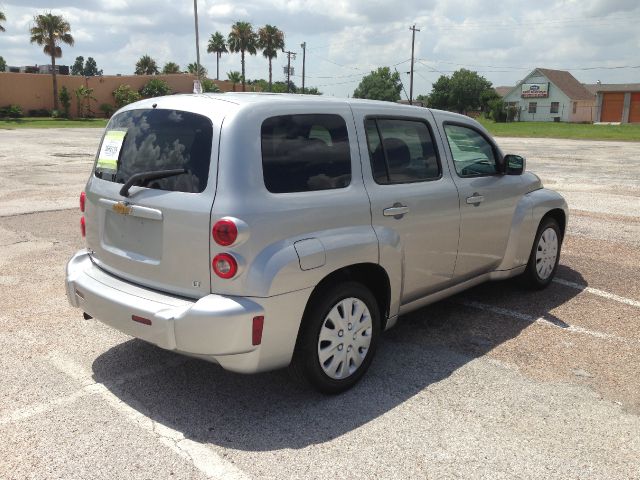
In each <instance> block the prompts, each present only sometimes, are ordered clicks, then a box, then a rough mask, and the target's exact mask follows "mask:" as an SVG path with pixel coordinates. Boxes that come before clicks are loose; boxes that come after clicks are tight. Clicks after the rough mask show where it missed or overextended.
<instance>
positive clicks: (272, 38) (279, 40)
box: [258, 25, 284, 91]
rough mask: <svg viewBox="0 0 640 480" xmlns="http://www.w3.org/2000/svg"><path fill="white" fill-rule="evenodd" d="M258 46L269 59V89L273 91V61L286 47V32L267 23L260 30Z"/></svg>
mask: <svg viewBox="0 0 640 480" xmlns="http://www.w3.org/2000/svg"><path fill="white" fill-rule="evenodd" d="M258 46H259V47H260V48H261V49H262V55H263V56H264V57H265V58H267V59H268V60H269V91H271V78H272V76H271V61H272V60H273V59H274V58H276V57H277V56H278V50H283V49H284V33H283V32H282V31H281V30H279V29H278V27H274V26H273V25H265V26H264V27H262V28H261V29H260V30H258Z"/></svg>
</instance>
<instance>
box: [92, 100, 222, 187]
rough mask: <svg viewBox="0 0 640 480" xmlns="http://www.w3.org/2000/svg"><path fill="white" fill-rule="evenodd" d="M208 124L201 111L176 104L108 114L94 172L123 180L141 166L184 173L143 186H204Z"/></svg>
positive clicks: (210, 135)
mask: <svg viewBox="0 0 640 480" xmlns="http://www.w3.org/2000/svg"><path fill="white" fill-rule="evenodd" d="M212 138H213V126H212V124H211V121H210V120H209V119H208V118H207V117H204V116H202V115H197V114H195V113H190V112H182V111H178V110H156V109H153V110H130V111H127V112H123V113H120V114H118V115H116V116H115V117H113V118H112V119H111V121H110V122H109V125H108V127H107V131H106V132H105V136H104V138H103V140H102V144H101V148H100V152H99V153H98V160H97V162H96V168H95V176H96V177H98V178H101V179H103V180H108V181H111V182H116V183H125V182H126V181H127V180H128V179H129V178H130V177H131V176H132V175H135V174H137V173H143V172H156V171H160V170H173V169H182V168H184V169H185V170H187V172H186V173H183V174H180V175H175V176H172V177H168V178H162V179H156V180H151V181H149V182H148V183H145V184H143V186H145V187H147V188H155V189H159V190H168V191H177V192H192V193H199V192H202V191H203V190H204V189H205V188H206V186H207V178H208V176H209V164H210V162H211V144H212Z"/></svg>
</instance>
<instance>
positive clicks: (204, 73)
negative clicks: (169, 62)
mask: <svg viewBox="0 0 640 480" xmlns="http://www.w3.org/2000/svg"><path fill="white" fill-rule="evenodd" d="M187 72H188V73H191V74H193V75H197V74H198V64H197V63H190V64H189V65H187ZM206 76H207V69H206V68H205V67H204V65H200V75H198V78H206Z"/></svg>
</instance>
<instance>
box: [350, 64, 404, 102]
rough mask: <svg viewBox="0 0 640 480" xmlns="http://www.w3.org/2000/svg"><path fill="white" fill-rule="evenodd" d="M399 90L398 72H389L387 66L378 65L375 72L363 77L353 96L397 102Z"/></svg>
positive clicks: (400, 87) (400, 88) (400, 85)
mask: <svg viewBox="0 0 640 480" xmlns="http://www.w3.org/2000/svg"><path fill="white" fill-rule="evenodd" d="M401 90H402V83H401V82H400V74H399V73H398V72H393V73H391V69H390V68H389V67H380V68H378V70H376V71H375V72H371V73H370V74H369V75H366V76H365V77H363V79H362V81H360V84H359V85H358V87H357V88H356V89H355V91H354V92H353V96H354V97H355V98H368V99H371V100H385V101H387V102H397V101H398V100H400V91H401Z"/></svg>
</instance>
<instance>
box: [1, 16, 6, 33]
mask: <svg viewBox="0 0 640 480" xmlns="http://www.w3.org/2000/svg"><path fill="white" fill-rule="evenodd" d="M6 21H7V17H6V16H5V14H4V13H3V12H0V22H6ZM0 32H4V27H3V26H2V25H0Z"/></svg>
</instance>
